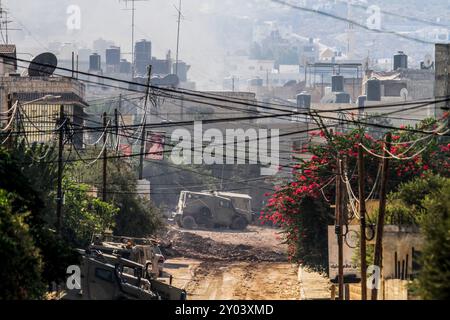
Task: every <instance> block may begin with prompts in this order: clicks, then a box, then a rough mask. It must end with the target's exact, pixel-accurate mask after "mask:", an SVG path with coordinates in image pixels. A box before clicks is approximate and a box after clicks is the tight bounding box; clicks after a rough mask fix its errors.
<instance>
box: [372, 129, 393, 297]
mask: <svg viewBox="0 0 450 320" xmlns="http://www.w3.org/2000/svg"><path fill="white" fill-rule="evenodd" d="M391 140H392V135H391V133H390V132H389V133H388V134H387V135H386V143H385V149H386V150H390V149H391ZM386 150H385V151H384V159H383V167H382V169H383V171H382V175H381V191H380V207H379V210H378V220H377V232H376V240H375V254H374V262H373V264H374V265H375V266H378V267H379V268H380V276H381V275H382V269H383V229H384V219H385V215H386V196H387V181H388V178H389V177H388V176H389V159H388V153H387V151H386ZM377 296H378V290H377V288H373V289H372V300H377Z"/></svg>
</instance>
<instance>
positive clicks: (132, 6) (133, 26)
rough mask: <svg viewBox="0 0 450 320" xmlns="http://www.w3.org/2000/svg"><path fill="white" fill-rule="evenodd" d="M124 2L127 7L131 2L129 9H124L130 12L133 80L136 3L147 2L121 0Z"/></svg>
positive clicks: (132, 73) (132, 71)
mask: <svg viewBox="0 0 450 320" xmlns="http://www.w3.org/2000/svg"><path fill="white" fill-rule="evenodd" d="M122 1H125V5H126V6H127V7H128V2H131V9H125V10H130V11H131V77H132V79H134V75H135V72H134V71H135V65H134V63H135V61H134V60H135V59H134V30H135V27H136V24H135V15H136V4H135V2H136V1H148V0H122Z"/></svg>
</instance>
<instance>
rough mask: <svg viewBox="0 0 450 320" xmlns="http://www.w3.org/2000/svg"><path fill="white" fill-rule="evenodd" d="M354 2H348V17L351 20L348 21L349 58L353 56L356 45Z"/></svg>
mask: <svg viewBox="0 0 450 320" xmlns="http://www.w3.org/2000/svg"><path fill="white" fill-rule="evenodd" d="M352 5H353V3H352V2H350V1H349V2H347V19H348V20H349V21H350V22H349V23H348V29H347V56H348V59H352V58H353V50H354V49H355V48H354V45H355V26H354V25H353V23H352V22H351V21H352V19H353V7H352Z"/></svg>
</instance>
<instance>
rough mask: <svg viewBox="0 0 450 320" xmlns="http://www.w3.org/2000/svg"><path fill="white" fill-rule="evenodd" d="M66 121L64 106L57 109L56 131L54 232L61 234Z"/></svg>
mask: <svg viewBox="0 0 450 320" xmlns="http://www.w3.org/2000/svg"><path fill="white" fill-rule="evenodd" d="M65 122H66V119H65V115H64V105H61V106H60V107H59V121H58V125H59V130H58V190H57V195H56V201H57V202H56V232H57V233H58V234H60V233H61V217H62V210H63V201H64V194H63V190H62V179H63V170H64V164H63V152H64V131H65V129H66V125H65Z"/></svg>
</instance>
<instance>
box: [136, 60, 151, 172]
mask: <svg viewBox="0 0 450 320" xmlns="http://www.w3.org/2000/svg"><path fill="white" fill-rule="evenodd" d="M147 70H148V74H147V88H146V89H145V102H144V110H145V111H144V112H146V113H148V114H151V112H150V113H149V112H147V104H148V95H149V93H150V79H151V76H152V66H151V65H150V66H148V68H147ZM146 127H147V118H145V115H144V119H143V122H142V134H141V152H140V154H139V180H142V179H144V153H145V139H146V133H147V130H146Z"/></svg>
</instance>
